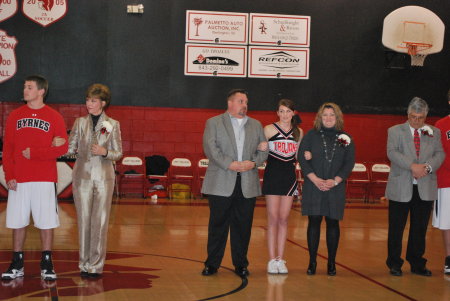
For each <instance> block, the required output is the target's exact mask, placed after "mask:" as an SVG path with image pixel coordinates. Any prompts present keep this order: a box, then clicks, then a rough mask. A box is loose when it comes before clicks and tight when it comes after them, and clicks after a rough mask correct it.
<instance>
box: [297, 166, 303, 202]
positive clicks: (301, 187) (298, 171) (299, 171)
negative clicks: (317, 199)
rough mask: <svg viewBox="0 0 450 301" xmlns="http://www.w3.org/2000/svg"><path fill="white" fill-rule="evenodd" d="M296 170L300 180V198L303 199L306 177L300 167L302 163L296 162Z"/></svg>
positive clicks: (298, 180)
mask: <svg viewBox="0 0 450 301" xmlns="http://www.w3.org/2000/svg"><path fill="white" fill-rule="evenodd" d="M295 171H296V174H297V182H298V199H299V200H301V198H302V192H303V190H302V189H303V184H304V183H305V178H304V177H303V172H302V168H301V167H300V164H299V163H298V162H297V163H295Z"/></svg>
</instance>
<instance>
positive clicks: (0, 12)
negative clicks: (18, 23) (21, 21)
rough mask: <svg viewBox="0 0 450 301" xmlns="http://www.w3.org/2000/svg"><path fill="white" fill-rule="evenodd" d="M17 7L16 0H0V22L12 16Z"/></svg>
mask: <svg viewBox="0 0 450 301" xmlns="http://www.w3.org/2000/svg"><path fill="white" fill-rule="evenodd" d="M17 7H18V5H17V0H0V22H3V21H5V20H6V19H9V18H11V17H12V16H14V14H15V13H16V12H17Z"/></svg>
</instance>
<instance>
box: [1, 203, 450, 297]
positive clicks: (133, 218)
mask: <svg viewBox="0 0 450 301" xmlns="http://www.w3.org/2000/svg"><path fill="white" fill-rule="evenodd" d="M5 209H6V202H4V201H2V202H0V224H1V225H2V227H0V270H1V271H4V270H5V269H6V268H7V267H8V265H9V261H10V258H11V251H10V248H11V231H10V230H9V229H6V228H5V227H4V226H3V225H4V224H5ZM208 217H209V210H208V206H207V202H206V201H205V200H177V201H175V200H172V201H169V200H167V199H159V200H158V201H157V202H155V201H153V202H152V200H150V199H145V200H144V199H139V198H135V199H131V198H128V199H115V200H114V205H113V208H112V212H111V219H110V228H109V239H108V255H107V262H106V265H105V271H104V274H103V277H102V278H100V279H98V280H85V279H81V278H80V277H79V271H78V268H77V256H78V255H77V249H78V238H77V224H76V214H75V208H74V206H73V204H72V203H71V202H67V201H66V202H61V203H60V221H61V226H60V227H59V228H58V229H57V230H56V231H55V242H54V264H55V269H56V272H57V274H58V280H57V281H56V282H53V283H51V282H42V281H41V280H40V278H39V258H40V241H39V232H38V231H37V230H36V229H35V228H34V227H29V230H28V236H27V240H26V245H25V249H26V251H25V277H24V278H19V279H16V280H13V281H2V282H1V286H0V300H52V301H54V300H113V301H114V300H277V301H278V300H383V301H388V300H433V301H438V300H450V277H449V276H445V275H444V274H443V271H442V270H443V264H444V249H443V243H442V237H441V233H440V231H439V230H437V229H434V228H432V227H431V226H430V228H429V231H428V234H427V252H426V257H427V258H428V265H427V266H428V268H429V269H431V271H432V272H433V276H432V277H421V276H417V275H412V274H411V273H410V272H409V265H408V264H407V263H405V265H404V266H403V272H404V275H403V277H393V276H390V275H389V273H388V269H387V267H386V266H385V263H384V262H385V259H386V238H387V208H386V204H383V203H381V204H376V205H374V204H372V205H367V204H362V203H351V204H349V205H348V208H347V209H346V212H345V217H344V221H342V222H341V240H340V245H339V250H338V256H337V275H336V276H335V277H329V276H327V275H326V262H327V261H326V256H327V251H326V243H325V235H322V237H321V242H320V247H319V254H320V255H319V258H318V269H317V274H316V275H314V276H308V275H306V273H305V272H306V268H307V265H308V250H307V244H306V225H307V218H305V217H303V216H302V215H301V211H300V208H299V204H298V203H295V205H294V207H293V209H292V211H291V214H290V219H289V232H288V241H287V243H286V254H285V258H286V260H287V265H288V268H289V274H288V275H287V276H281V275H268V274H267V273H266V265H267V260H268V255H267V247H266V234H267V228H266V208H265V203H264V199H259V200H258V201H257V207H256V208H255V218H254V222H253V232H252V238H251V243H250V249H249V261H250V266H249V270H250V273H251V275H250V276H249V277H248V279H241V278H239V277H238V276H236V275H235V274H234V273H233V272H232V269H233V266H232V264H231V259H230V252H229V245H228V246H227V250H226V254H225V257H224V260H223V262H222V267H221V268H220V270H219V273H218V274H217V275H214V276H211V277H203V276H201V275H200V272H201V270H202V268H203V261H204V259H205V256H206V241H207V224H208ZM323 225H324V223H323ZM407 230H408V229H407ZM322 233H324V229H323V228H322ZM406 235H407V231H405V237H406ZM404 252H405V250H404ZM404 252H403V253H404Z"/></svg>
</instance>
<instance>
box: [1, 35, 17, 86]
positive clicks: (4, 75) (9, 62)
mask: <svg viewBox="0 0 450 301" xmlns="http://www.w3.org/2000/svg"><path fill="white" fill-rule="evenodd" d="M16 45H17V40H16V38H15V37H11V36H8V34H7V33H6V32H5V31H3V30H1V29H0V83H2V82H4V81H7V80H8V79H10V78H11V77H13V76H14V75H15V74H16V71H17V63H16V52H15V49H16Z"/></svg>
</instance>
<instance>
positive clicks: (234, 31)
mask: <svg viewBox="0 0 450 301" xmlns="http://www.w3.org/2000/svg"><path fill="white" fill-rule="evenodd" d="M186 42H188V43H189V42H194V43H217V44H239V45H242V44H244V45H246V44H248V14H245V13H228V12H214V11H193V10H187V11H186Z"/></svg>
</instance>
